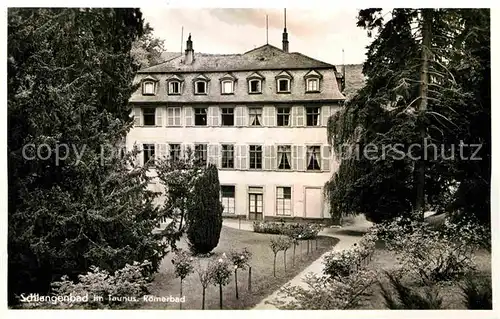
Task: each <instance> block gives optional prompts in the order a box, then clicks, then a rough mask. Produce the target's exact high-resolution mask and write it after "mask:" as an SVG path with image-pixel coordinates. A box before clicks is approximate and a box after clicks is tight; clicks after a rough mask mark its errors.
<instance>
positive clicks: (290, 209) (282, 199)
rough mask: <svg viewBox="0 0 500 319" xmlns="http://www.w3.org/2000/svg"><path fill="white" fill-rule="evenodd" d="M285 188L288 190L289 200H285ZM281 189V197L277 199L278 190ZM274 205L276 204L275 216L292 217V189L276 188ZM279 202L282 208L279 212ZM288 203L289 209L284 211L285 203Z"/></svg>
mask: <svg viewBox="0 0 500 319" xmlns="http://www.w3.org/2000/svg"><path fill="white" fill-rule="evenodd" d="M285 188H289V189H290V198H285ZM280 189H282V192H283V197H282V198H278V196H279V190H280ZM274 200H275V203H276V216H292V214H293V187H291V186H276V197H275V199H274ZM279 200H281V201H282V202H283V208H282V211H280V209H279V207H278V201H279ZM286 201H288V202H289V205H290V206H289V207H290V208H289V209H285V208H284V206H285V202H286Z"/></svg>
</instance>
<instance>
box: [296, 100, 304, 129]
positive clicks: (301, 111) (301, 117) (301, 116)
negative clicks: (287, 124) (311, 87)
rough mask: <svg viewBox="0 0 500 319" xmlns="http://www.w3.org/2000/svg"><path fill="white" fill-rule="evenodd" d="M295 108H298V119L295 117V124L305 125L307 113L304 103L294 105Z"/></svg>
mask: <svg viewBox="0 0 500 319" xmlns="http://www.w3.org/2000/svg"><path fill="white" fill-rule="evenodd" d="M294 109H297V111H296V113H297V114H296V119H295V125H296V126H304V125H305V124H304V117H305V115H304V113H305V108H304V106H303V105H297V106H295V107H294Z"/></svg>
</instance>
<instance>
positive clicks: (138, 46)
mask: <svg viewBox="0 0 500 319" xmlns="http://www.w3.org/2000/svg"><path fill="white" fill-rule="evenodd" d="M164 43H165V41H164V40H161V39H159V38H155V37H154V36H153V28H152V27H151V26H150V25H149V23H146V25H145V26H144V33H143V34H142V36H141V37H140V38H138V39H137V40H135V41H134V42H133V43H132V50H131V51H130V54H131V55H132V57H133V58H134V61H135V62H136V63H137V64H138V65H139V66H140V67H141V68H146V67H148V66H152V65H156V64H159V63H161V62H163V59H162V57H161V54H162V53H163V52H165V47H164Z"/></svg>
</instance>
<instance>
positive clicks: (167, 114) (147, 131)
mask: <svg viewBox="0 0 500 319" xmlns="http://www.w3.org/2000/svg"><path fill="white" fill-rule="evenodd" d="M287 36H288V35H287V33H286V28H285V32H284V33H283V49H279V48H276V47H274V46H272V45H268V44H266V45H264V46H261V47H259V48H256V49H253V50H250V51H248V52H245V53H243V54H231V55H212V54H210V55H209V54H199V53H195V52H194V50H193V42H192V40H191V36H189V39H188V41H187V48H186V51H185V54H184V55H179V56H178V57H176V58H173V59H171V60H168V61H166V62H164V63H162V64H159V65H155V66H152V67H149V68H146V69H143V70H141V71H139V72H138V74H137V77H136V81H137V83H140V88H139V89H138V90H137V91H136V92H135V93H134V94H133V96H132V97H131V100H130V102H131V103H132V104H133V106H134V119H135V125H134V128H133V129H132V130H131V131H130V133H129V135H128V136H127V147H128V148H132V147H133V145H134V144H135V143H137V145H138V146H139V147H142V148H143V152H142V153H141V157H140V159H139V160H140V161H145V160H148V159H149V158H150V157H152V156H154V157H159V156H160V157H163V156H167V157H169V158H174V157H178V156H181V155H182V152H184V151H185V150H186V149H187V147H191V148H192V149H194V150H195V153H196V155H197V156H198V157H199V158H202V159H204V160H206V161H207V162H208V163H214V164H216V165H217V167H218V168H219V179H220V183H221V196H222V203H223V206H224V215H225V216H228V217H229V216H235V217H236V216H242V217H244V218H248V219H251V220H254V219H257V220H259V219H266V220H268V219H286V218H301V219H323V218H329V213H328V205H327V204H326V202H325V200H324V195H323V188H324V184H325V182H327V181H328V180H329V179H330V177H331V174H332V172H333V171H335V170H336V169H337V166H338V165H337V163H336V162H335V161H334V160H333V158H332V155H331V152H330V146H329V144H328V141H327V130H326V125H327V121H328V118H329V117H330V115H332V114H333V113H334V112H336V111H337V110H338V109H339V107H340V106H341V105H342V103H343V101H344V99H345V97H344V96H343V95H342V93H341V76H340V74H339V73H337V71H336V68H335V66H333V65H331V64H328V63H325V62H321V61H318V60H315V59H312V58H310V57H307V56H305V55H303V54H300V53H297V52H288V40H287Z"/></svg>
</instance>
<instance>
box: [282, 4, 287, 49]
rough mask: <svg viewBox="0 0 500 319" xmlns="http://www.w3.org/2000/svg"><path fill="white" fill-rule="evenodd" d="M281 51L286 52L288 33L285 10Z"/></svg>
mask: <svg viewBox="0 0 500 319" xmlns="http://www.w3.org/2000/svg"><path fill="white" fill-rule="evenodd" d="M283 51H285V52H288V33H287V32H286V9H285V30H284V31H283Z"/></svg>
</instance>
